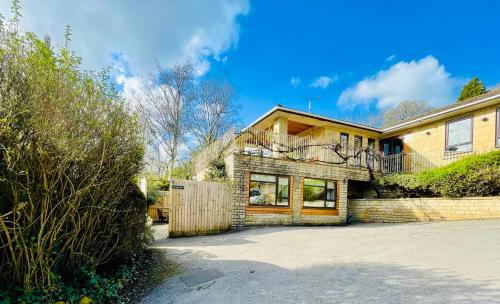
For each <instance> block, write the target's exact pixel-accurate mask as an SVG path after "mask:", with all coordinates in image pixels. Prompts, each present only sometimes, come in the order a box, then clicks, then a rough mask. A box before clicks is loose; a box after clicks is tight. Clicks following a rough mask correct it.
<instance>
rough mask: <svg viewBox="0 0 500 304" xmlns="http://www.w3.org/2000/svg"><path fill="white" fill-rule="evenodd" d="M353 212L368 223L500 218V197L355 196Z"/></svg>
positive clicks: (352, 203) (359, 220)
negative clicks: (375, 197)
mask: <svg viewBox="0 0 500 304" xmlns="http://www.w3.org/2000/svg"><path fill="white" fill-rule="evenodd" d="M348 208H349V213H350V214H351V215H352V216H353V219H354V220H355V221H358V222H365V223H404V222H419V221H447V220H478V219H500V197H499V196H496V197H468V198H457V199H452V198H404V199H352V200H349V207H348Z"/></svg>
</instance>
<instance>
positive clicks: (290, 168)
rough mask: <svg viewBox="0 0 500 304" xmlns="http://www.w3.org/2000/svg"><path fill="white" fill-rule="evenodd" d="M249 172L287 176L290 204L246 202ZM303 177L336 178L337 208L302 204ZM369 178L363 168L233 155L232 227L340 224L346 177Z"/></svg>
mask: <svg viewBox="0 0 500 304" xmlns="http://www.w3.org/2000/svg"><path fill="white" fill-rule="evenodd" d="M250 173H267V174H275V175H285V176H290V177H291V181H290V206H289V207H263V206H250V205H249V204H248V203H249V184H250V182H249V179H250ZM304 178H320V179H326V180H334V181H337V198H338V199H337V208H336V210H332V209H319V208H318V209H315V208H303V206H302V204H303V200H302V195H303V193H302V191H303V179H304ZM349 179H351V180H361V181H367V180H369V174H368V171H367V170H364V169H355V168H347V167H342V166H332V165H322V164H312V163H307V162H300V161H293V160H285V159H276V158H266V157H259V156H253V155H242V154H235V155H233V181H232V183H233V223H232V228H233V229H240V228H243V227H245V226H254V225H273V224H280V225H292V224H293V225H340V224H345V222H346V218H347V186H348V180H349Z"/></svg>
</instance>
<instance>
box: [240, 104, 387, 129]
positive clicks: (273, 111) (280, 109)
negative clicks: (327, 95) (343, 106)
mask: <svg viewBox="0 0 500 304" xmlns="http://www.w3.org/2000/svg"><path fill="white" fill-rule="evenodd" d="M279 112H282V113H288V114H295V115H298V116H302V117H308V118H312V119H315V120H320V121H325V122H331V123H336V124H340V125H344V126H349V127H355V128H359V129H363V130H367V131H372V132H377V133H381V132H382V131H381V130H380V129H378V128H373V127H370V126H365V125H362V124H357V123H352V122H348V121H343V120H338V119H334V118H329V117H325V116H321V115H316V114H312V113H308V112H304V111H299V110H293V109H289V108H285V107H282V106H276V107H274V108H272V109H271V110H270V111H268V112H267V113H265V114H264V115H262V116H261V117H259V118H257V119H256V120H255V121H254V122H252V123H251V124H250V125H248V126H247V127H246V128H244V129H243V131H244V130H246V129H249V128H252V127H254V126H256V125H258V124H259V123H260V122H262V121H264V120H265V119H266V118H268V117H269V116H272V115H274V114H278V113H279Z"/></svg>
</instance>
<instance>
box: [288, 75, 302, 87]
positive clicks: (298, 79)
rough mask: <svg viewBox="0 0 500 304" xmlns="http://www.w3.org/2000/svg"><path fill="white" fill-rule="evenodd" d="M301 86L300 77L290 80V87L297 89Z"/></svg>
mask: <svg viewBox="0 0 500 304" xmlns="http://www.w3.org/2000/svg"><path fill="white" fill-rule="evenodd" d="M299 84H300V77H292V78H291V79H290V85H291V86H292V87H293V88H296V87H297V86H298V85H299Z"/></svg>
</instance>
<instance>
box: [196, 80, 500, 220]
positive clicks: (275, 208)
mask: <svg viewBox="0 0 500 304" xmlns="http://www.w3.org/2000/svg"><path fill="white" fill-rule="evenodd" d="M499 147H500V90H498V89H497V90H491V91H489V92H487V93H485V94H483V95H481V96H478V97H475V98H473V99H470V100H466V101H463V102H460V103H454V104H452V105H450V106H447V107H443V108H440V109H436V110H432V111H430V112H427V113H424V114H422V115H419V116H416V117H412V118H410V119H407V120H404V121H401V122H399V123H397V124H395V125H392V126H387V127H384V128H373V127H369V126H365V125H361V124H356V123H352V122H347V121H341V120H337V119H333V118H328V117H324V116H319V115H314V114H311V113H307V112H302V111H297V110H293V109H289V108H285V107H282V106H279V105H278V106H276V107H274V108H273V109H271V110H270V111H268V112H267V113H265V114H264V115H263V116H261V117H260V118H258V119H257V120H256V121H254V122H253V123H251V124H250V125H249V126H248V127H246V128H245V129H243V130H242V131H241V132H238V133H228V134H226V135H225V136H224V137H223V138H221V139H220V140H219V141H217V142H216V143H214V144H213V145H212V146H209V147H208V148H207V149H206V150H205V151H204V152H202V153H200V154H199V155H198V156H197V158H196V159H195V164H196V179H198V180H202V179H203V178H204V176H205V173H206V170H207V166H208V163H209V162H210V161H211V159H212V158H213V157H214V155H219V156H220V159H223V161H224V163H225V169H226V172H227V175H228V176H229V177H230V179H231V181H232V184H233V210H232V212H233V217H232V221H233V223H232V226H233V229H238V228H242V227H244V226H247V225H248V226H251V225H272V224H279V225H334V224H337V225H340V224H344V223H346V220H347V215H348V198H349V197H373V196H374V192H373V190H372V189H373V188H372V187H370V184H369V181H370V180H371V178H373V177H376V176H379V175H381V174H390V173H394V172H415V171H419V170H424V169H429V168H433V167H437V166H442V165H445V164H448V163H450V162H453V161H455V160H457V159H460V158H461V157H463V156H466V155H471V154H475V153H482V152H487V151H491V150H493V149H499Z"/></svg>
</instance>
